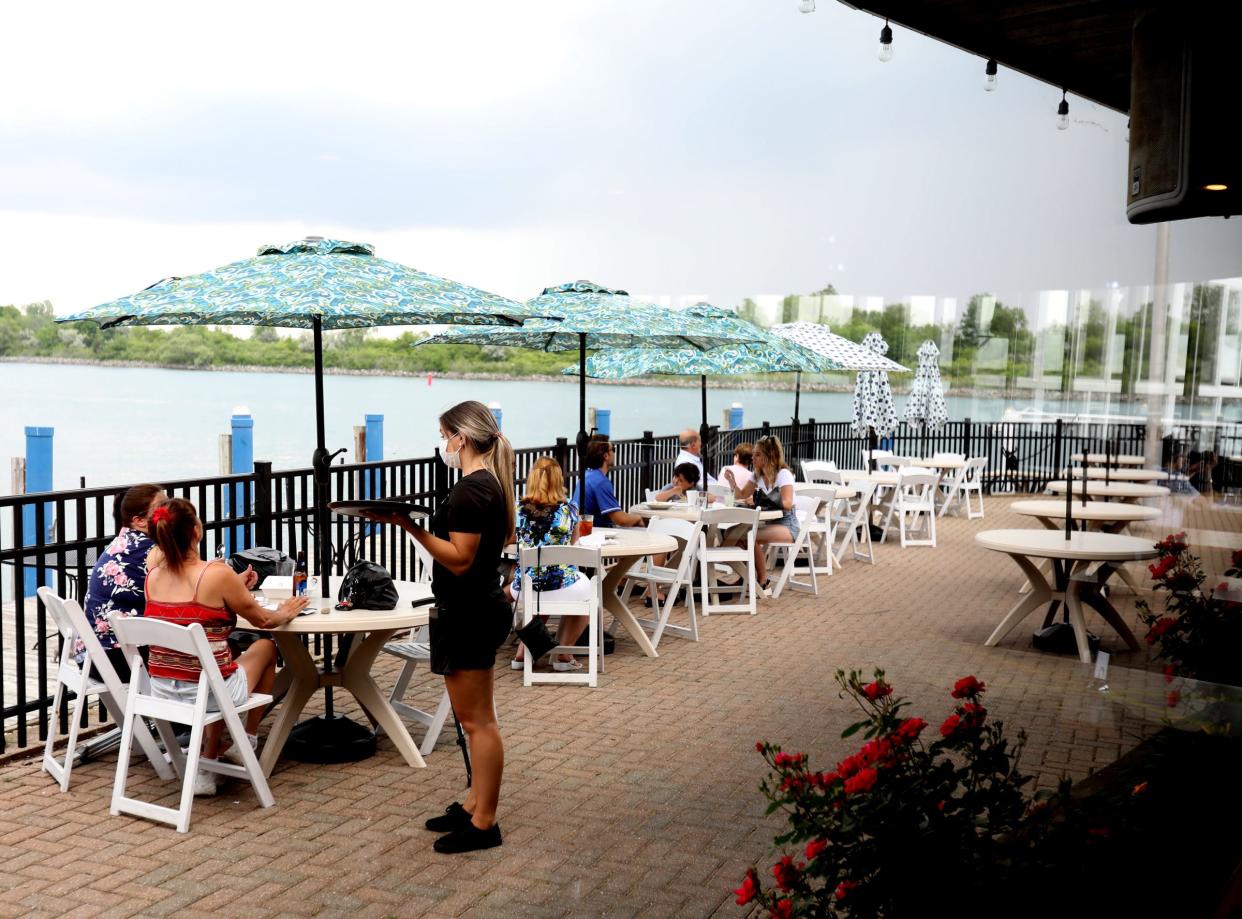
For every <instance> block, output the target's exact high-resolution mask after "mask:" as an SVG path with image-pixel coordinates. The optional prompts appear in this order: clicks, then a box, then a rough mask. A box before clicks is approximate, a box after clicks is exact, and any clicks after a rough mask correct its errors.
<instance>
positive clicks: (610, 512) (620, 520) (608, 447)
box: [573, 440, 643, 527]
mask: <svg viewBox="0 0 1242 919" xmlns="http://www.w3.org/2000/svg"><path fill="white" fill-rule="evenodd" d="M613 455H614V454H613V450H612V444H611V443H609V442H608V441H606V440H592V441H591V442H590V443H589V444H587V451H586V467H587V473H586V502H585V504H583V503H579V501H578V489H577V488H575V489H574V497H573V503H574V504H575V505H577V506H578V507H580V508H581V509H582V513H583V514H591V515H593V516H594V517H595V526H597V527H640V526H642V525H643V518H642V517H639V516H638V515H637V514H631V513H630V512H629V511H625V510H622V509H621V503H620V502H619V501H618V500H617V493H616V492H615V491H614V490H613V487H612V482H611V481H610V480H609V478H608V470H609V469H611V468H612V460H613Z"/></svg>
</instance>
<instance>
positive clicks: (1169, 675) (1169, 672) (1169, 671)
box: [1164, 664, 1177, 683]
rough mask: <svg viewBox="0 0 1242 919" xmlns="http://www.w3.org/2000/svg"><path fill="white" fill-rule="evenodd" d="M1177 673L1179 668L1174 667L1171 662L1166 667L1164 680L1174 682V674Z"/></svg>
mask: <svg viewBox="0 0 1242 919" xmlns="http://www.w3.org/2000/svg"><path fill="white" fill-rule="evenodd" d="M1176 673H1177V668H1176V667H1174V666H1173V665H1172V664H1169V666H1167V667H1165V668H1164V681H1165V682H1166V683H1172V682H1173V676H1174V674H1176Z"/></svg>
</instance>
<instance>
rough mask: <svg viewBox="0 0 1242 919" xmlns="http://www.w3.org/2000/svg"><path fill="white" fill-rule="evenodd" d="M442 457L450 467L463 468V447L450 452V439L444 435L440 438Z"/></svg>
mask: <svg viewBox="0 0 1242 919" xmlns="http://www.w3.org/2000/svg"><path fill="white" fill-rule="evenodd" d="M440 457H441V459H443V460H444V465H446V466H448V467H449V468H450V469H460V468H461V449H460V448H459V449H458V450H456V451H454V452H453V453H449V449H448V440H447V439H445V438H443V437H441V438H440Z"/></svg>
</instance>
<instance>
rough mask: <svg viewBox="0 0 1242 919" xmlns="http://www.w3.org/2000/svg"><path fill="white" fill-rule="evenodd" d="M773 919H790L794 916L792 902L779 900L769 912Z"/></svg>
mask: <svg viewBox="0 0 1242 919" xmlns="http://www.w3.org/2000/svg"><path fill="white" fill-rule="evenodd" d="M768 915H770V916H771V917H772V919H790V917H791V916H793V901H792V900H777V901H776V905H775V906H773V907H772V909H771V910H769V911H768Z"/></svg>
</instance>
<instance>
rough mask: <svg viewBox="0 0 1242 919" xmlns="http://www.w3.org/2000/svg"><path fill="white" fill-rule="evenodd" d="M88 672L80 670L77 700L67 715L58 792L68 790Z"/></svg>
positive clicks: (84, 669)
mask: <svg viewBox="0 0 1242 919" xmlns="http://www.w3.org/2000/svg"><path fill="white" fill-rule="evenodd" d="M89 673H90V671H89V670H88V669H87V668H86V667H83V668H82V682H81V683H80V684H79V685H78V695H77V698H75V699H74V700H73V711H72V712H71V713H70V715H69V736H68V737H67V738H65V766H64V770H63V774H62V776H61V779H60V790H61V791H68V790H69V773H70V771H72V769H73V753H74V749H75V748H76V747H77V745H78V725H80V724H81V723H82V709H83V707H84V706H85V705H86V681H87V677H88V675H89Z"/></svg>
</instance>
